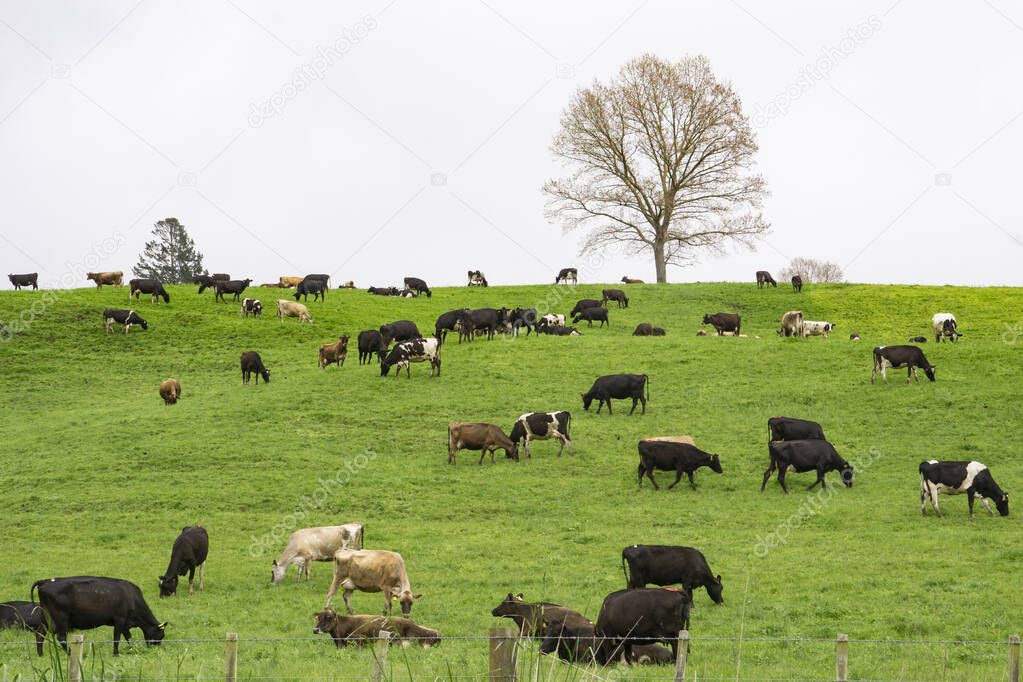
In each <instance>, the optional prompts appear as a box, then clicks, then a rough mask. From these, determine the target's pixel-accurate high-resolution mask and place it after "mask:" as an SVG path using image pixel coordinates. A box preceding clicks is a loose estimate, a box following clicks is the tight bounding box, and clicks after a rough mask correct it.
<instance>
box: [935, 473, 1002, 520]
mask: <svg viewBox="0 0 1023 682" xmlns="http://www.w3.org/2000/svg"><path fill="white" fill-rule="evenodd" d="M964 492H965V493H966V500H967V502H968V503H969V506H970V516H973V499H974V498H975V497H979V498H980V501H981V503H983V505H984V508H985V509H987V513H988V514H990V515H991V516H994V515H995V514H994V512H993V511H991V505H990V504H988V500H989V499H991V500H994V501H995V507H997V508H998V513H999V514H1001V515H1002V516H1008V515H1009V494H1008V493H1006V492H1004V491H1003V490H1002V489H1001V488H1000V487H998V484H997V483H995V479H994V478H992V477H991V471H990V470H989V469H988V468H987V467H986V466H985V465H983V464H981V463H980V462H939V461H938V460H936V459H932V460H929V461H926V462H920V512H921V513H923V514H924V515H925V516H926V515H927V501H928V500H930V502H931V506H932V507H934V513H935V514H937V515H938V516H941V508H940V507H939V506H938V495H942V494H944V495H958V494H960V493H964Z"/></svg>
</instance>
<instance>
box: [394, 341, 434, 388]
mask: <svg viewBox="0 0 1023 682" xmlns="http://www.w3.org/2000/svg"><path fill="white" fill-rule="evenodd" d="M413 362H429V363H430V376H431V377H434V376H438V377H439V376H440V344H438V342H437V339H432V338H431V339H412V340H411V341H402V342H401V343H399V344H398V345H396V346H395V347H394V348H392V349H391V352H390V353H388V354H387V357H385V358H384V359H383V360H381V361H380V376H382V377H385V376H387V374H388V373H389V372H390V371H391V368H392V367H395V368H396V369H395V372H394V376H395V377H398V376H400V375H401V368H402V367H404V368H405V376H406V378H407V379H410V380H411V379H412V363H413Z"/></svg>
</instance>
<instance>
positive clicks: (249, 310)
mask: <svg viewBox="0 0 1023 682" xmlns="http://www.w3.org/2000/svg"><path fill="white" fill-rule="evenodd" d="M249 315H252V316H253V317H263V304H262V303H260V302H259V299H258V298H246V299H245V300H243V301H242V307H241V310H239V311H238V317H242V316H245V317H248V316H249Z"/></svg>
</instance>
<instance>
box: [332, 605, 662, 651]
mask: <svg viewBox="0 0 1023 682" xmlns="http://www.w3.org/2000/svg"><path fill="white" fill-rule="evenodd" d="M313 620H315V621H316V626H315V627H314V628H313V634H315V635H318V634H321V633H322V634H326V635H330V637H331V639H333V640H334V645H335V646H336V647H337V648H338V649H340V648H341V647H343V646H345V645H347V644H357V645H359V644H369V643H371V642H373V641H375V640H377V639H379V638H380V633H381V631H383V630H386V631H387V632H389V633H391V636H390V638H389V643H390V644H394V643H396V642H401V646H402V647H403V648H404V647H407V646H408V645H410V644H418V645H419V646H421V647H423V648H424V649H427V648H429V647H431V646H437V645H438V644H440V640H441V636H440V633H439V632H437V631H436V630H434V629H432V628H426V627H423V626H422V625H420V624H419V623H417V622H415V621H414V620H412V619H410V618H400V617H398V616H391V617H387V616H342V615H340V614H338V613H335V612H334V610H333V609H326V610H324V611H320V612H319V613H314V614H313ZM669 653H670V652H669Z"/></svg>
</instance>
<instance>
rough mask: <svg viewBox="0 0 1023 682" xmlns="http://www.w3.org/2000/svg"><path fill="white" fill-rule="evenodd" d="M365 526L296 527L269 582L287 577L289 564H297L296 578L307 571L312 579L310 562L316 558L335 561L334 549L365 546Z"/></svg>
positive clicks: (348, 524) (307, 574)
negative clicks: (300, 528)
mask: <svg viewBox="0 0 1023 682" xmlns="http://www.w3.org/2000/svg"><path fill="white" fill-rule="evenodd" d="M362 538H363V527H362V524H361V523H357V522H352V523H346V524H344V525H342V526H320V527H318V528H303V529H302V530H296V531H295V532H294V533H292V534H291V536H290V537H289V538H288V545H287V547H285V548H284V551H283V552H281V556H280V557H278V558H277V561H275V562H273V565H272V566H271V567H270V582H271V584H275V585H276V584H277V583H279V582H281V581H282V580H284V574H285V573H287V572H288V567H289V566H291V565H292V564H298V575H297V576H295V579H296V580H299V579H301V577H302V576H303V575H305V579H306V580H309V565H310V564H311V563H312V562H314V561H333V560H334V553H335V552H337V551H338V550H341V549H362Z"/></svg>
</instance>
